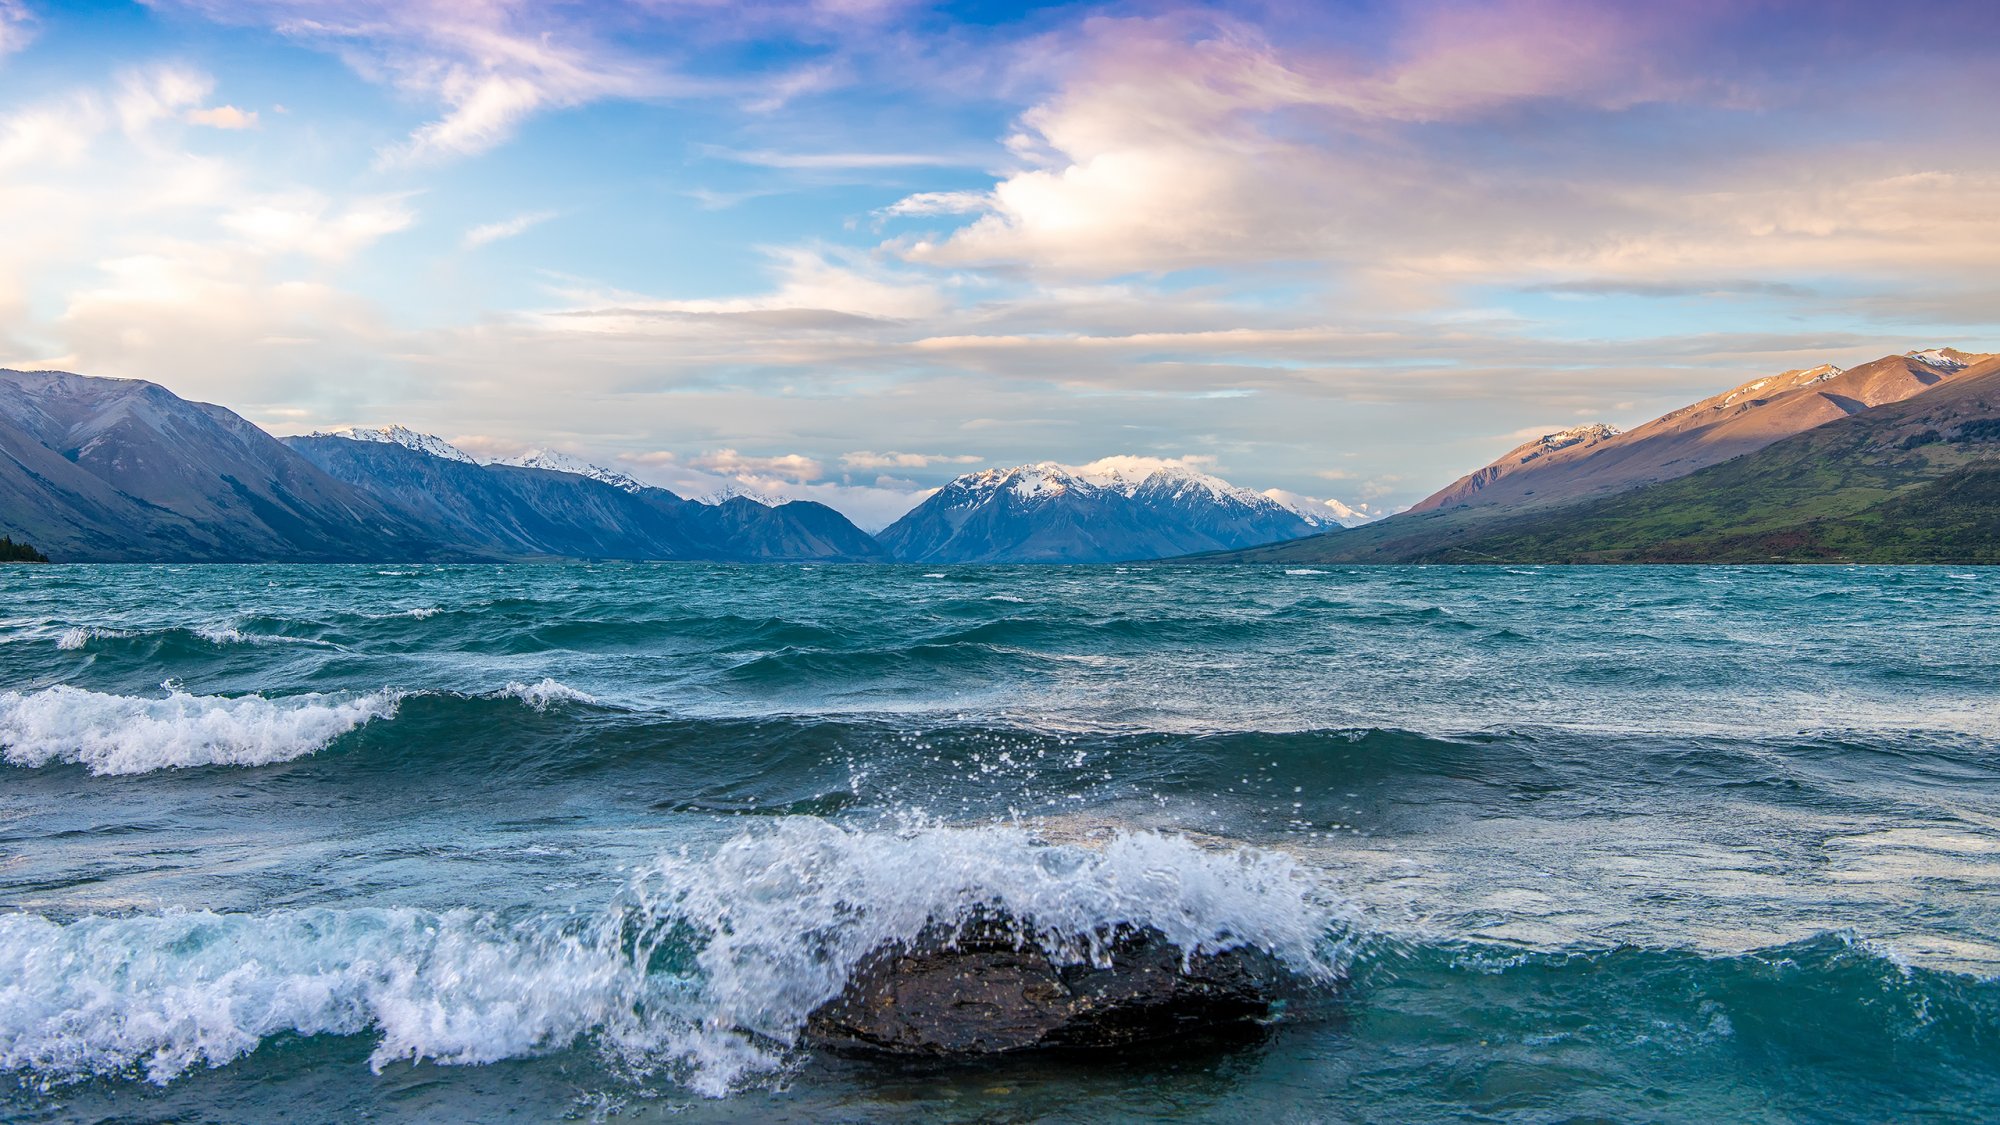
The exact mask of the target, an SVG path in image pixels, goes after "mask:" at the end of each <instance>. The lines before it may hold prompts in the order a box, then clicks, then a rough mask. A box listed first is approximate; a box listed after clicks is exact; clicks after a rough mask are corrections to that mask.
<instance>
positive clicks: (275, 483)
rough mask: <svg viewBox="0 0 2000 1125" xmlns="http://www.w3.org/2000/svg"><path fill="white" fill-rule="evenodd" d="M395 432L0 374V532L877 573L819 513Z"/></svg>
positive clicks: (269, 556) (258, 548)
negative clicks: (846, 566)
mask: <svg viewBox="0 0 2000 1125" xmlns="http://www.w3.org/2000/svg"><path fill="white" fill-rule="evenodd" d="M517 460H521V461H524V462H529V461H532V462H533V464H532V465H529V464H521V465H505V464H493V465H481V464H479V463H478V462H477V461H476V460H475V459H474V458H473V457H471V456H470V455H469V454H467V453H466V452H465V451H463V450H461V449H458V448H456V447H455V446H453V445H451V444H450V443H449V442H446V441H443V440H442V439H439V438H437V437H435V436H433V435H430V434H423V433H419V432H417V431H415V430H411V429H409V428H407V427H404V426H382V427H375V428H366V427H361V428H352V429H347V430H341V431H335V432H331V433H320V434H314V435H308V436H305V437H296V438H287V439H285V440H283V441H280V440H278V439H276V438H274V437H272V436H271V435H269V434H267V433H265V432H264V431H263V430H261V429H258V428H257V427H256V426H253V425H251V424H250V423H249V422H247V421H245V420H244V419H243V418H241V417H239V416H238V415H236V414H234V413H232V412H230V411H228V410H225V409H223V408H222V407H219V406H212V405H209V404H207V403H198V402H189V401H187V400H185V399H182V398H180V397H179V396H177V395H175V394H173V393H172V392H171V391H168V390H167V389H166V388H164V387H161V386H159V385H157V384H154V383H148V382H144V381H141V380H136V379H102V378H96V377H92V376H87V375H76V374H71V373H68V372H57V371H32V372H24V371H11V370H0V535H5V536H8V537H10V538H12V539H14V540H16V541H22V542H28V543H33V544H35V545H36V546H37V547H39V548H41V549H42V551H44V552H45V553H47V554H48V555H49V556H50V557H52V558H55V559H58V560H60V561H92V562H156V561H157V562H347V561H390V560H397V561H408V560H465V561H479V560H490V561H506V560H513V559H543V558H621V559H705V560H717V561H738V562H752V561H786V560H815V561H860V560H881V559H883V558H884V557H885V553H884V551H883V550H882V548H881V546H880V545H878V544H877V543H876V542H875V541H874V539H873V538H871V537H870V536H868V535H867V534H866V533H864V532H862V531H861V530H860V529H859V528H856V527H855V526H854V525H853V524H852V523H849V522H848V521H847V519H846V517H844V516H842V515H840V513H838V512H835V511H834V510H833V509H831V508H828V507H826V506H825V505H821V504H815V503H811V502H801V503H793V504H787V505H785V506H784V507H783V508H782V509H773V508H766V507H763V506H761V505H758V504H753V503H751V502H750V501H748V500H738V501H732V502H730V503H727V504H724V505H721V506H719V507H710V506H707V505H701V504H696V503H694V502H692V501H689V500H685V499H682V498H681V497H679V496H676V495H675V494H673V493H672V492H669V491H667V490H665V489H658V488H648V487H646V486H644V485H642V484H640V483H639V482H637V481H635V480H632V479H631V478H629V477H626V476H624V475H623V474H617V473H613V472H611V471H610V470H605V469H602V468H600V467H598V466H593V465H589V464H588V463H586V462H582V461H579V460H577V459H575V458H571V457H568V456H567V455H565V454H559V453H555V452H553V451H547V450H538V451H535V452H532V453H530V454H527V455H525V456H524V457H522V458H519V459H517Z"/></svg>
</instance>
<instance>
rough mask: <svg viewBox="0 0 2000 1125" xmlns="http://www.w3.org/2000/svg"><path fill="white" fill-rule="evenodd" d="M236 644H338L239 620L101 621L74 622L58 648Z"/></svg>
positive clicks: (144, 649) (167, 651) (147, 651)
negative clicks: (247, 627) (249, 627)
mask: <svg viewBox="0 0 2000 1125" xmlns="http://www.w3.org/2000/svg"><path fill="white" fill-rule="evenodd" d="M232 645H306V646H310V647H314V648H334V647H337V646H336V645H334V644H333V643H331V642H329V641H325V640H322V639H319V638H317V637H294V636H287V635H285V634H282V633H260V632H246V631H244V629H243V628H242V627H241V626H239V625H235V624H227V625H224V624H217V625H197V626H191V627H185V626H177V625H176V626H167V627H164V628H155V629H115V628H109V627H106V626H98V625H72V626H69V627H67V628H65V629H63V631H62V632H61V633H59V634H57V635H56V648H57V649H58V650H60V651H62V652H81V651H85V650H88V649H94V648H95V649H106V648H122V649H124V650H126V651H128V652H130V651H133V650H134V649H137V650H138V652H137V654H138V655H142V656H144V657H146V658H148V659H159V658H162V657H171V656H173V655H175V654H176V651H177V650H178V651H179V652H184V653H188V654H190V655H191V654H193V653H195V652H199V651H203V650H209V649H214V648H224V647H229V646H232Z"/></svg>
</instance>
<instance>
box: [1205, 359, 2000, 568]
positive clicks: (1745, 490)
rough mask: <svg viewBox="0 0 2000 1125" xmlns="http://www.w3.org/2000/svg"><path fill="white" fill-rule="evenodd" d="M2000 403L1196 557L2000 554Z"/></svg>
mask: <svg viewBox="0 0 2000 1125" xmlns="http://www.w3.org/2000/svg"><path fill="white" fill-rule="evenodd" d="M1995 419H2000V373H1996V374H1995V375H1982V376H1978V377H1974V378H1968V379H1967V380H1965V381H1964V382H1961V383H1953V384H1948V385H1946V386H1943V387H1940V388H1938V389H1937V390H1935V391H1931V392H1928V393H1926V394H1923V395H1919V396H1917V397H1916V398H1913V399H1909V400H1906V401H1904V402H1900V403H1895V404H1892V405H1889V406H1882V407H1877V408H1876V409H1873V410H1869V411H1865V412H1863V413H1861V414H1856V415H1854V416H1852V417H1849V418H1845V419H1841V420H1839V421H1836V422H1832V423H1829V424H1827V425H1824V426H1821V427H1819V428H1817V429H1813V430H1808V431H1806V432H1805V433H1802V434H1797V435H1795V436H1793V437H1790V438H1786V439H1785V440H1783V441H1780V442H1777V443H1775V444H1773V445H1770V446H1767V447H1765V448H1764V449H1762V450H1759V451H1757V452H1755V453H1751V454H1748V455H1746V456H1743V457H1739V458H1736V459H1735V460H1733V461H1726V462H1723V463H1722V464H1720V465H1713V466H1710V467H1709V468H1706V469H1703V470H1701V471H1699V472H1696V473H1693V474H1690V475H1688V476H1685V477H1680V478H1678V479H1675V480H1671V481H1663V482H1661V483H1659V484H1654V485H1648V486H1646V487H1644V488H1639V489H1635V490H1633V491H1631V492H1626V493H1621V494H1619V495H1617V496H1612V497H1607V498H1605V499H1602V500H1595V501H1590V502H1587V503H1582V504H1575V505H1568V506H1563V507H1559V508H1549V509H1541V510H1530V511H1525V512H1524V511H1519V510H1518V509H1516V510H1513V511H1512V512H1511V513H1510V512H1508V511H1506V510H1502V511H1499V512H1492V511H1488V512H1480V511H1478V510H1468V509H1459V510H1456V511H1445V512H1434V513H1422V514H1420V515H1418V516H1415V517H1411V516H1399V517H1396V518H1395V519H1392V520H1387V521H1384V522H1383V523H1380V524H1374V525H1370V526H1368V527H1365V528H1361V529H1357V530H1355V531H1351V532H1343V533H1336V534H1332V535H1325V536H1317V537H1314V538H1312V539H1302V540H1294V541H1292V542H1290V543H1283V544H1274V545H1273V546H1270V547H1264V548H1259V549H1257V550H1254V551H1242V552H1235V553H1232V554H1230V555H1215V556H1206V557H1204V558H1203V559H1202V560H1201V561H1218V562H1220V561H1230V562H1287V563H1303V562H1437V563H1481V562H1553V563H1568V562H1576V563H1591V562H1607V563H1608V562H1811V561H1840V560H1851V561H1865V562H1991V561H2000V519H1996V518H1995V515H1996V514H2000V503H1996V500H1995V495H1996V490H2000V422H1996V421H1995ZM1948 437H1956V438H1959V439H1960V440H1946V439H1947V438H1948Z"/></svg>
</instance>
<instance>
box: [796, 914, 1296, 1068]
mask: <svg viewBox="0 0 2000 1125" xmlns="http://www.w3.org/2000/svg"><path fill="white" fill-rule="evenodd" d="M1108 936H1109V941H1108V942H1107V945H1108V951H1109V954H1110V958H1109V959H1110V964H1109V965H1108V966H1105V965H1091V964H1087V963H1086V964H1060V963H1058V962H1057V961H1056V960H1055V959H1053V958H1051V957H1050V956H1049V955H1048V954H1047V953H1046V952H1044V951H1043V950H1042V948H1041V946H1040V945H1038V944H1037V943H1035V942H1034V941H1033V940H1032V939H1026V940H1024V939H1023V938H1022V937H1021V936H1020V928H1019V927H1018V926H1017V925H1015V924H1014V923H1013V922H1012V920H1011V919H1009V918H1006V917H1004V916H997V917H996V916H988V917H981V918H975V919H973V920H972V921H970V922H967V923H965V924H964V925H962V926H958V927H942V926H933V927H931V928H930V929H928V930H926V931H925V932H924V933H923V934H922V935H921V936H919V937H918V938H917V940H916V941H915V942H913V943H911V944H909V945H907V946H905V945H898V946H892V947H887V948H884V949H880V950H877V951H876V952H875V953H873V954H871V955H870V956H869V957H868V958H867V959H866V960H864V961H863V962H862V964H861V965H860V966H858V967H857V968H856V970H855V972H854V974H853V976H851V977H850V978H849V980H848V985H847V989H846V991H844V992H843V993H842V994H841V995H840V996H838V997H836V998H835V999H833V1000H831V1001H829V1002H828V1003H826V1004H825V1005H823V1006H822V1007H820V1008H819V1010H817V1011H815V1012H814V1013H813V1014H812V1016H811V1017H809V1019H808V1020H807V1023H806V1040H807V1042H808V1043H810V1044H812V1045H814V1046H818V1047H825V1048H830V1049H833V1050H845V1051H859V1052H869V1053H882V1054H893V1055H917V1056H929V1057H939V1058H952V1057H969V1056H978V1055H995V1054H1005V1053H1010V1052H1015V1051H1025V1050H1033V1049H1038V1048H1067V1049H1090V1048H1106V1047H1122V1046H1129V1045H1132V1044H1136V1043H1147V1042H1155V1041H1160V1040H1169V1039H1178V1038H1181V1037H1183V1036H1188V1035H1216V1034H1225V1035H1226V1034H1229V1033H1231V1032H1232V1031H1233V1032H1243V1031H1249V1030H1255V1029H1257V1028H1259V1027H1261V1026H1262V1023H1261V1021H1264V1020H1266V1019H1268V1018H1269V1017H1270V1016H1271V1015H1272V1014H1273V1012H1274V1008H1275V1006H1276V1005H1277V1003H1278V993H1279V991H1280V988H1281V986H1282V984H1283V982H1284V981H1285V980H1286V979H1287V978H1286V974H1285V972H1284V970H1283V968H1282V967H1280V966H1279V965H1278V964H1277V963H1276V961H1275V960H1274V959H1272V958H1271V957H1270V956H1268V955H1266V954H1264V953H1261V952H1259V951H1255V950H1232V951H1229V952H1226V953H1220V954H1197V955H1195V956H1193V957H1191V958H1186V959H1185V960H1184V959H1183V956H1182V951H1181V950H1180V949H1179V948H1178V947H1176V946H1175V945H1173V944H1172V943H1171V942H1169V941H1167V939H1166V938H1165V936H1164V935H1162V934H1161V933H1160V932H1159V931H1157V930H1152V929H1122V930H1119V931H1118V932H1116V933H1114V934H1111V935H1108Z"/></svg>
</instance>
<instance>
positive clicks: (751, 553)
mask: <svg viewBox="0 0 2000 1125" xmlns="http://www.w3.org/2000/svg"><path fill="white" fill-rule="evenodd" d="M364 432H366V433H371V434H385V435H390V436H389V438H388V439H387V440H383V439H377V438H372V437H370V438H358V439H357V438H352V437H347V436H344V435H336V434H312V435H308V436H306V437H295V438H286V439H285V444H287V445H288V446H290V447H291V448H292V449H294V450H296V451H297V452H298V453H299V454H300V455H302V456H304V457H305V458H306V459H307V460H309V461H311V462H312V463H313V464H315V465H317V466H318V467H319V468H321V469H322V470H324V471H325V472H327V473H328V474H329V475H331V476H333V477H335V478H337V479H339V480H342V481H344V482H346V483H348V484H351V485H353V486H355V487H357V488H359V489H361V490H363V491H365V492H367V493H369V494H370V495H372V496H374V497H376V498H377V499H379V500H380V501H382V502H383V503H384V504H386V505H388V506H389V507H391V508H392V509H395V510H397V511H399V512H403V513H405V514H406V515H407V516H408V517H409V518H410V519H412V520H413V521H415V522H419V523H421V524H423V525H425V526H428V527H432V528H435V529H438V532H439V534H441V535H443V536H444V537H446V538H448V539H449V540H450V541H452V542H454V543H458V544H461V545H463V546H464V547H466V548H467V549H471V550H476V551H480V552H484V553H489V554H493V555H497V556H501V557H522V558H625V559H700V560H709V561H736V562H751V561H756V562H776V561H864V560H880V559H882V558H883V557H884V553H883V551H882V548H881V547H880V546H878V545H877V544H876V542H875V541H874V540H873V539H872V538H870V537H869V536H868V535H867V533H865V532H863V531H861V530H860V529H859V528H857V527H855V526H854V525H853V524H852V523H850V522H848V520H847V518H846V517H845V516H842V515H841V514H840V513H838V512H836V511H834V510H833V509H831V508H828V507H826V506H825V505H823V504H815V503H811V502H804V503H802V504H787V505H785V506H784V507H783V508H782V509H780V508H767V507H764V506H762V505H759V504H753V503H751V502H750V501H748V500H737V501H733V502H731V503H728V504H724V505H721V506H710V505H705V504H697V503H695V502H694V501H691V500H687V499H685V498H683V497H681V496H679V495H677V494H675V493H673V492H670V491H668V490H666V489H663V488H652V487H649V486H647V485H643V484H641V483H639V482H638V481H636V480H633V479H632V478H631V477H628V476H626V475H624V474H622V473H615V472H613V471H611V470H608V469H604V468H601V467H599V466H596V465H591V464H589V463H588V462H585V461H582V460H580V459H578V458H575V457H572V456H570V455H568V454H564V453H558V452H554V451H550V450H535V451H532V452H530V453H528V454H524V455H523V456H521V457H518V458H510V459H507V460H504V461H496V462H493V463H491V464H485V465H482V464H479V463H478V462H476V461H473V460H472V459H471V458H469V457H466V456H464V455H463V454H462V453H461V451H459V450H457V449H456V448H455V447H453V446H451V445H450V444H449V443H447V442H445V441H443V440H441V439H439V438H436V437H433V436H432V435H429V434H421V433H417V432H415V431H413V430H409V429H407V428H405V427H402V426H385V427H381V428H379V429H375V430H369V431H364ZM453 454H458V456H453Z"/></svg>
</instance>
